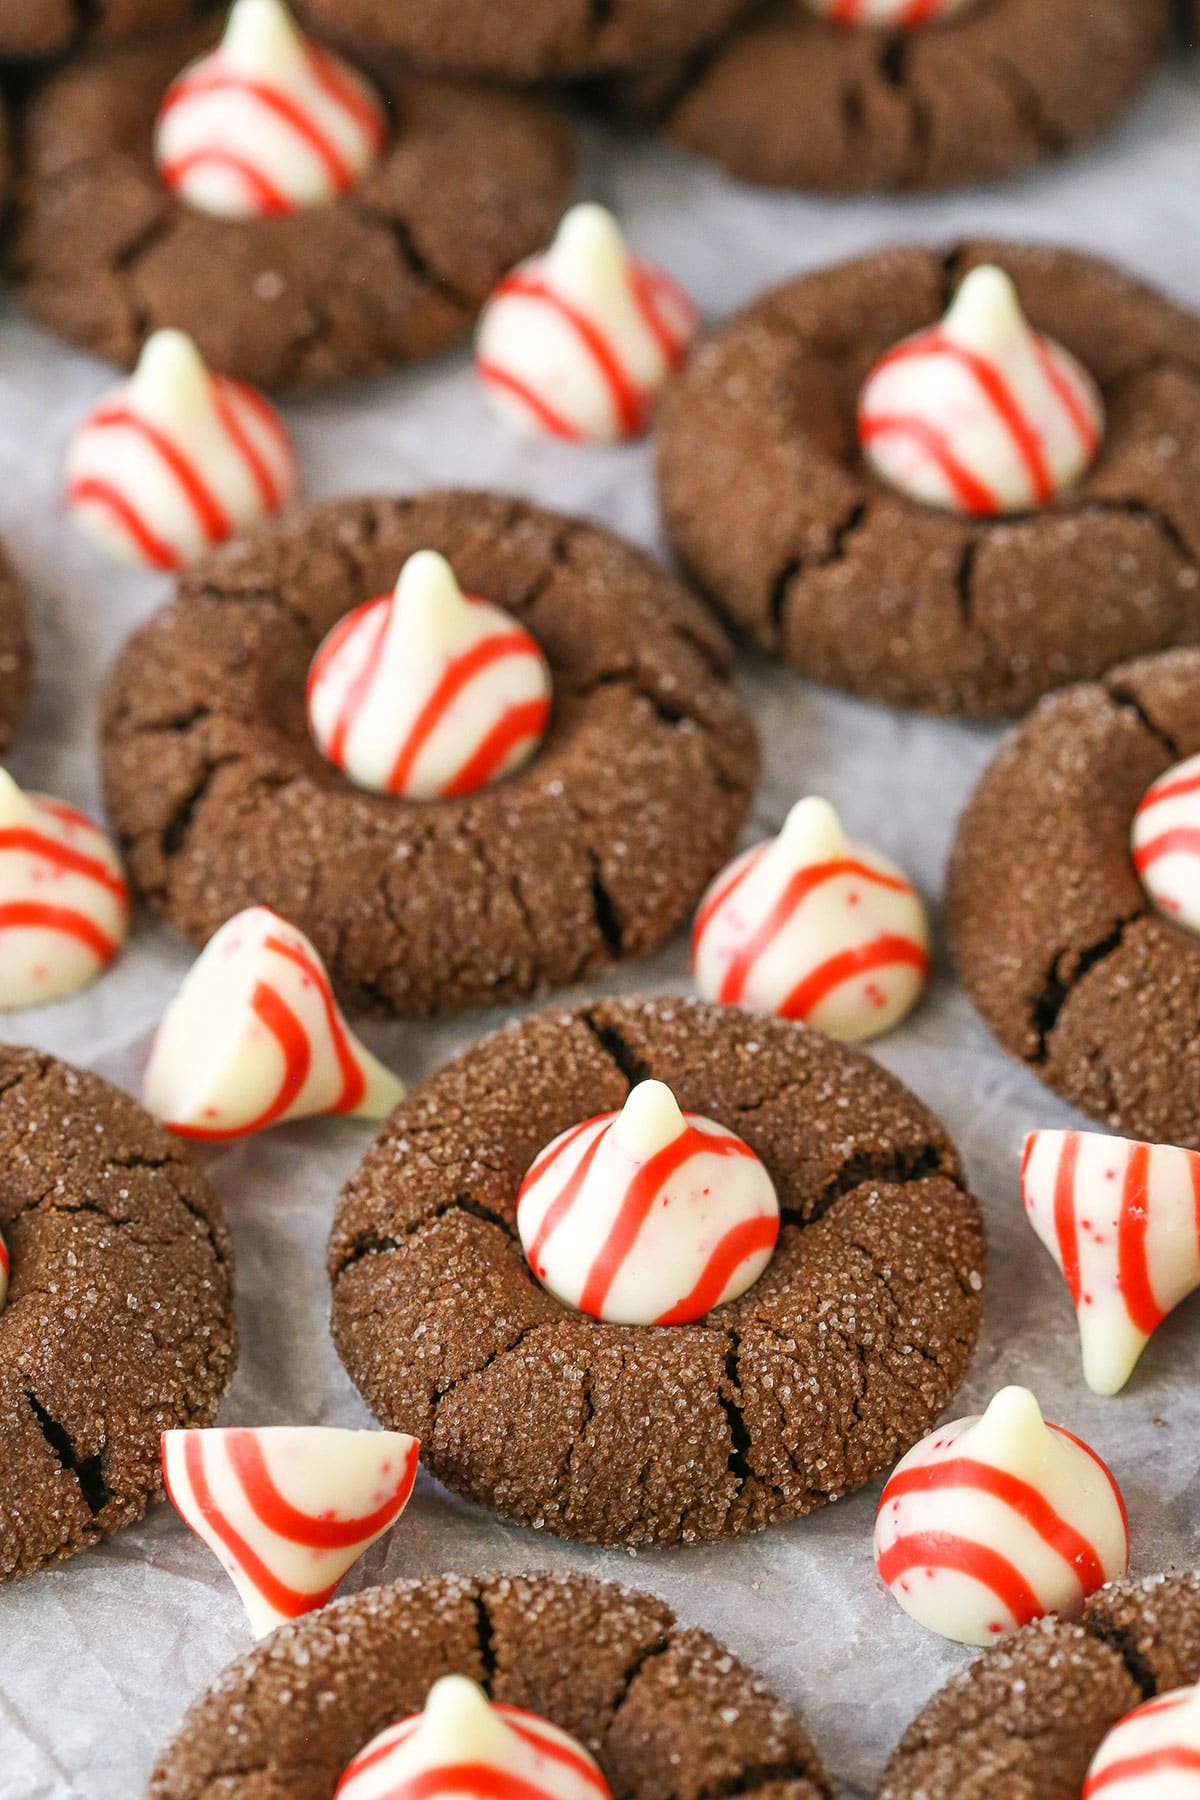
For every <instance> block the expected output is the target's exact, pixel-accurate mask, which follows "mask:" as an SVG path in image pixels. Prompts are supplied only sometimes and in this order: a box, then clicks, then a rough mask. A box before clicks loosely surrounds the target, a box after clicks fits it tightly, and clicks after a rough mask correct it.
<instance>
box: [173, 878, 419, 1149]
mask: <svg viewBox="0 0 1200 1800" xmlns="http://www.w3.org/2000/svg"><path fill="white" fill-rule="evenodd" d="M403 1095H404V1088H403V1086H402V1084H401V1083H400V1082H399V1081H398V1080H397V1079H396V1077H395V1076H394V1075H393V1074H392V1073H391V1072H390V1070H388V1069H385V1068H384V1066H383V1064H382V1063H381V1062H378V1061H377V1060H376V1058H375V1057H373V1056H372V1055H371V1053H370V1051H369V1050H367V1049H366V1047H365V1046H364V1045H363V1044H360V1043H359V1041H358V1039H357V1038H356V1037H355V1035H354V1033H353V1032H352V1031H351V1030H350V1028H349V1026H348V1025H347V1024H346V1021H345V1019H344V1018H343V1016H342V1012H341V1008H340V1007H339V1006H338V1004H337V1001H336V1000H335V999H334V997H333V990H332V988H331V987H330V985H329V977H328V975H327V974H326V972H325V965H324V964H323V963H322V961H321V958H320V956H319V955H318V954H317V952H316V950H315V949H314V948H313V946H312V945H311V944H310V943H309V941H308V939H307V938H306V937H305V936H304V933H303V932H301V931H297V930H296V928H295V926H294V925H289V924H288V923H287V921H286V920H284V919H281V918H280V917H279V915H278V914H277V913H273V912H272V911H271V910H270V908H269V907H266V906H251V907H248V908H247V909H246V911H245V912H240V913H237V914H236V915H235V916H234V917H233V918H232V919H229V920H227V921H226V923H225V924H224V925H222V927H221V929H220V930H219V931H218V932H216V933H215V935H214V936H213V937H212V938H210V939H209V941H208V943H207V944H206V946H205V948H204V950H203V952H202V954H201V955H200V956H199V957H198V958H197V960H196V961H195V962H194V963H193V964H192V967H191V969H190V970H189V971H188V974H187V976H186V978H185V980H184V983H183V986H182V987H181V988H180V990H179V992H178V994H176V996H175V998H174V1000H172V1002H171V1004H170V1006H169V1007H168V1008H167V1010H166V1012H165V1014H164V1015H163V1020H162V1023H161V1025H160V1026H159V1028H158V1033H157V1035H156V1037H155V1039H154V1044H153V1047H152V1049H151V1052H150V1061H149V1063H148V1065H147V1068H146V1078H145V1084H144V1088H143V1093H142V1099H143V1101H144V1103H145V1105H146V1107H147V1108H148V1109H149V1111H150V1112H152V1113H154V1114H155V1116H156V1117H157V1118H160V1119H162V1120H163V1121H164V1123H165V1124H166V1125H167V1126H168V1127H169V1129H170V1130H171V1131H175V1132H178V1134H179V1135H180V1136H181V1137H188V1138H199V1139H204V1140H209V1141H219V1140H221V1139H225V1138H239V1137H249V1136H250V1134H251V1133H252V1132H256V1131H264V1130H265V1129H266V1128H267V1126H268V1125H281V1124H283V1123H284V1122H285V1121H287V1120H289V1119H307V1118H312V1117H313V1116H314V1115H315V1114H318V1113H339V1114H341V1113H346V1114H350V1115H352V1116H353V1117H354V1118H356V1119H382V1118H383V1117H384V1116H385V1115H386V1114H387V1113H389V1112H391V1110H392V1108H393V1107H394V1106H395V1105H396V1104H397V1103H398V1102H399V1101H400V1100H401V1099H402V1098H403Z"/></svg>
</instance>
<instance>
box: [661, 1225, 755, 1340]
mask: <svg viewBox="0 0 1200 1800" xmlns="http://www.w3.org/2000/svg"><path fill="white" fill-rule="evenodd" d="M778 1237H779V1219H778V1217H777V1216H776V1215H775V1214H773V1213H764V1214H763V1215H762V1216H761V1218H757V1219H742V1220H741V1221H740V1222H739V1223H738V1224H736V1225H731V1226H730V1228H729V1230H728V1231H727V1232H726V1233H725V1235H724V1237H722V1238H721V1239H720V1241H719V1242H718V1243H717V1246H716V1248H715V1249H714V1250H713V1252H712V1254H711V1255H710V1256H709V1259H708V1261H707V1262H706V1263H705V1265H704V1268H703V1270H702V1272H701V1275H700V1279H699V1280H698V1281H697V1283H696V1285H695V1287H694V1288H693V1289H692V1291H691V1293H690V1294H685V1295H684V1297H683V1299H682V1300H680V1301H678V1302H677V1303H676V1304H675V1305H674V1306H673V1307H672V1308H671V1309H670V1311H669V1312H665V1313H663V1314H662V1316H661V1318H657V1319H655V1321H654V1323H655V1324H656V1325H684V1324H687V1323H688V1322H689V1321H690V1320H692V1319H702V1318H703V1317H704V1315H705V1313H709V1312H711V1311H712V1309H713V1307H714V1306H716V1304H717V1303H718V1301H719V1300H720V1298H721V1295H722V1294H723V1293H724V1291H725V1289H726V1287H727V1286H728V1284H729V1279H730V1276H731V1275H732V1274H733V1272H734V1270H735V1269H738V1268H740V1267H741V1265H742V1263H744V1262H745V1261H746V1260H747V1258H748V1257H751V1256H755V1255H757V1254H758V1252H759V1251H761V1250H767V1251H770V1250H773V1249H774V1248H775V1244H776V1242H777V1240H778Z"/></svg>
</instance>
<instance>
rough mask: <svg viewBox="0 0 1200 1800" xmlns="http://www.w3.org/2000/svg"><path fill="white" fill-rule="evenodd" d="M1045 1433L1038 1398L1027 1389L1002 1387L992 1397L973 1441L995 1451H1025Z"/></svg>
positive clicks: (1045, 1427)
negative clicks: (1016, 1448) (1015, 1448)
mask: <svg viewBox="0 0 1200 1800" xmlns="http://www.w3.org/2000/svg"><path fill="white" fill-rule="evenodd" d="M1047 1429H1048V1427H1047V1425H1046V1421H1045V1419H1044V1417H1043V1416H1042V1409H1041V1407H1040V1406H1039V1405H1038V1401H1037V1396H1036V1395H1035V1394H1034V1393H1032V1392H1031V1390H1030V1389H1029V1388H1027V1387H1015V1386H1014V1387H1004V1388H1001V1389H1000V1390H999V1392H998V1393H997V1394H995V1395H993V1397H992V1399H991V1401H990V1402H989V1404H988V1406H987V1408H986V1409H985V1411H984V1413H983V1416H982V1417H981V1418H980V1420H979V1422H978V1424H976V1425H975V1426H974V1427H973V1428H972V1437H973V1438H974V1440H975V1442H976V1443H977V1444H978V1443H979V1442H981V1441H984V1440H986V1441H987V1442H989V1443H993V1444H995V1445H996V1446H997V1447H999V1446H1000V1445H1004V1446H1005V1448H1006V1449H1007V1448H1011V1447H1014V1446H1017V1447H1024V1446H1027V1445H1030V1444H1036V1443H1038V1442H1040V1441H1041V1438H1042V1436H1043V1434H1044V1433H1045V1432H1046V1430H1047Z"/></svg>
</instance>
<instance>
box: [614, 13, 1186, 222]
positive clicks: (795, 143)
mask: <svg viewBox="0 0 1200 1800" xmlns="http://www.w3.org/2000/svg"><path fill="white" fill-rule="evenodd" d="M1169 25H1170V4H1169V0H1053V4H1047V3H1046V0H975V4H973V5H972V6H971V7H969V8H968V10H967V11H965V12H963V13H961V14H958V15H956V16H954V17H952V18H950V19H948V20H946V21H944V22H941V23H937V24H928V25H921V26H917V27H915V28H912V29H908V30H892V31H889V30H876V29H869V28H868V29H859V28H855V27H853V26H851V27H847V26H842V25H836V24H831V23H829V22H828V21H826V20H823V19H819V18H816V17H815V16H814V15H813V13H812V12H811V11H810V9H809V6H808V4H807V0H774V4H772V5H769V6H767V7H766V8H765V10H764V9H760V10H759V11H757V12H756V13H755V14H754V16H753V18H752V19H751V21H750V22H749V23H748V24H747V25H744V26H742V27H740V28H739V29H736V30H734V31H733V32H732V33H731V34H730V35H729V36H728V37H727V38H725V39H724V40H723V41H722V43H721V44H720V45H719V46H718V47H717V48H716V49H715V50H713V51H711V52H710V53H709V54H708V55H706V56H701V57H697V58H695V59H694V60H693V61H692V62H690V63H684V62H682V61H681V62H678V63H673V64H663V65H660V66H659V67H658V68H656V69H653V70H651V71H649V72H646V73H643V74H639V75H634V76H632V77H631V78H629V80H627V81H626V82H625V83H623V84H622V85H621V86H619V87H617V89H616V91H615V99H616V101H617V104H618V106H619V107H620V108H621V109H622V110H624V111H626V112H631V113H632V114H633V115H634V116H635V117H637V118H640V119H643V120H644V121H646V122H647V123H650V124H653V125H656V126H657V127H658V129H660V130H662V131H664V132H665V133H666V134H667V135H668V136H669V137H671V138H673V139H675V141H676V142H677V143H680V144H683V145H685V146H686V147H687V148H688V149H690V150H698V151H699V152H701V154H702V155H705V156H711V157H714V158H715V159H716V161H717V162H720V163H723V164H724V165H725V167H726V168H728V169H731V170H732V171H733V173H734V174H735V175H740V176H742V177H743V178H744V179H745V180H747V181H757V182H765V183H767V184H769V185H770V186H773V187H788V188H820V189H825V190H829V191H832V192H838V193H864V192H875V191H881V190H888V189H897V188H899V189H904V188H943V187H960V186H966V185H967V184H969V183H975V182H983V181H995V180H997V179H998V178H1000V177H1001V176H1005V175H1012V174H1015V173H1017V172H1018V171H1019V170H1021V169H1025V168H1027V167H1028V166H1029V165H1030V164H1032V163H1036V162H1040V161H1043V160H1045V159H1046V158H1048V157H1054V156H1061V155H1063V154H1064V153H1065V152H1067V151H1069V150H1071V149H1073V148H1074V146H1075V145H1077V144H1080V143H1082V142H1084V141H1085V140H1086V139H1088V138H1090V137H1094V136H1095V135H1096V134H1097V133H1098V132H1100V131H1103V130H1104V129H1105V127H1106V126H1108V125H1110V124H1111V123H1112V121H1113V120H1114V119H1115V118H1116V117H1117V116H1118V115H1119V114H1120V113H1121V112H1122V111H1123V110H1124V109H1125V107H1127V106H1128V105H1129V103H1130V101H1131V100H1132V99H1133V97H1134V95H1135V94H1136V93H1137V91H1138V89H1139V88H1140V87H1141V86H1142V85H1143V83H1144V82H1145V81H1146V79H1147V77H1148V75H1149V74H1150V71H1151V70H1152V68H1153V67H1154V64H1155V63H1156V61H1157V60H1158V58H1159V56H1160V55H1161V53H1162V51H1163V48H1164V46H1165V43H1166V40H1167V37H1168V33H1169Z"/></svg>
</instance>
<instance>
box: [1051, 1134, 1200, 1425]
mask: <svg viewBox="0 0 1200 1800" xmlns="http://www.w3.org/2000/svg"><path fill="white" fill-rule="evenodd" d="M1021 1192H1022V1197H1023V1199H1024V1202H1025V1213H1026V1217H1027V1218H1028V1220H1029V1223H1030V1224H1031V1225H1032V1227H1033V1229H1034V1231H1035V1232H1036V1233H1037V1235H1038V1237H1039V1238H1040V1239H1041V1241H1042V1243H1043V1244H1044V1245H1045V1246H1046V1248H1047V1250H1049V1252H1050V1254H1051V1256H1052V1257H1053V1258H1054V1260H1055V1262H1056V1263H1057V1264H1058V1266H1059V1269H1060V1270H1061V1271H1062V1273H1063V1275H1064V1277H1065V1278H1066V1281H1067V1285H1068V1288H1069V1290H1070V1293H1071V1298H1072V1300H1073V1302H1074V1305H1075V1316H1076V1319H1077V1320H1078V1322H1079V1339H1080V1345H1081V1347H1082V1350H1083V1373H1084V1379H1085V1380H1086V1381H1087V1384H1088V1386H1089V1387H1090V1388H1091V1389H1092V1391H1093V1393H1096V1394H1115V1393H1118V1392H1119V1391H1120V1389H1121V1388H1123V1387H1124V1386H1125V1383H1126V1382H1127V1381H1128V1380H1129V1377H1130V1375H1131V1374H1132V1373H1133V1370H1134V1367H1135V1365H1136V1363H1137V1360H1138V1358H1139V1356H1140V1355H1141V1354H1142V1351H1143V1350H1144V1349H1145V1347H1146V1345H1147V1343H1148V1342H1149V1340H1150V1337H1151V1336H1152V1334H1153V1332H1154V1331H1155V1330H1156V1328H1157V1327H1158V1325H1159V1324H1160V1323H1161V1322H1162V1320H1163V1319H1164V1318H1165V1317H1166V1315H1167V1314H1168V1313H1169V1312H1171V1311H1172V1309H1173V1308H1174V1307H1176V1306H1178V1305H1179V1303H1180V1302H1181V1301H1182V1300H1185V1299H1186V1298H1187V1296H1188V1295H1189V1294H1191V1293H1193V1292H1194V1291H1195V1290H1196V1288H1198V1287H1200V1156H1198V1155H1197V1154H1196V1152H1195V1151H1194V1150H1181V1149H1177V1148H1176V1147H1175V1145H1173V1144H1145V1143H1136V1142H1132V1141H1131V1140H1130V1139H1128V1138H1119V1137H1107V1136H1105V1135H1104V1133H1102V1132H1099V1131H1034V1132H1031V1133H1030V1135H1029V1137H1028V1138H1027V1139H1026V1144H1025V1156H1024V1161H1023V1164H1022V1170H1021Z"/></svg>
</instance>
